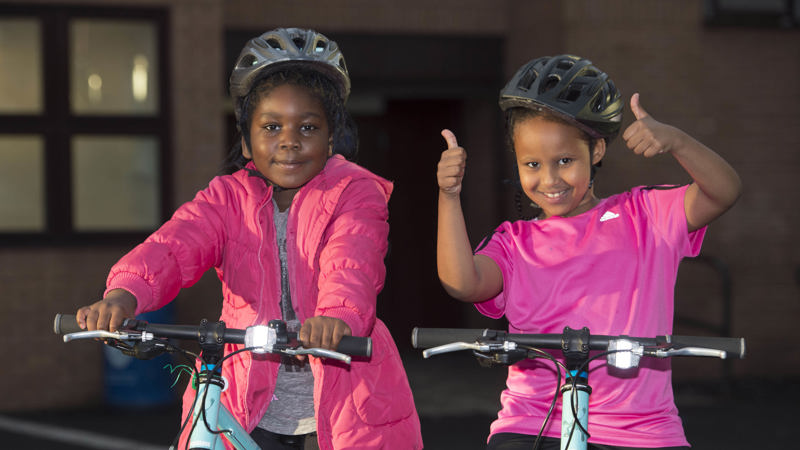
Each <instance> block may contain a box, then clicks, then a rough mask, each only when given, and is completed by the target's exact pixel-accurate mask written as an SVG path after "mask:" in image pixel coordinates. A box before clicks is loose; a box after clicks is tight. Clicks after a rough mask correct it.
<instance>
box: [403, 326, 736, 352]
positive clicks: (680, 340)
mask: <svg viewBox="0 0 800 450" xmlns="http://www.w3.org/2000/svg"><path fill="white" fill-rule="evenodd" d="M587 335H588V330H587ZM621 341H627V342H633V343H634V345H635V346H637V347H639V348H640V349H641V350H640V351H641V354H642V355H643V356H655V357H667V356H715V357H719V358H723V359H724V358H727V357H730V358H738V359H741V358H744V356H745V342H744V338H729V337H709V336H656V337H654V338H641V337H630V336H603V335H588V340H587V342H586V343H585V344H586V346H587V347H588V348H587V349H586V350H601V351H608V350H612V351H629V350H631V349H626V348H619V347H616V345H618V344H617V343H619V342H621ZM509 342H510V343H513V344H515V345H524V346H530V347H536V348H544V349H561V350H566V348H565V347H566V345H567V344H566V343H565V340H564V334H515V333H508V332H505V331H499V330H490V329H465V328H419V327H417V328H414V330H413V331H412V334H411V344H412V346H413V347H414V348H427V349H432V350H433V349H434V348H437V349H438V350H437V351H434V352H430V351H429V352H428V353H427V356H429V355H432V354H437V353H444V352H448V351H455V350H462V349H473V350H479V351H488V350H489V349H488V348H486V349H484V350H482V349H481V347H480V346H477V347H476V346H474V345H473V344H476V343H477V344H485V345H484V347H487V345H488V344H494V348H493V350H501V348H500V347H498V346H499V344H502V343H509ZM454 343H464V344H467V345H466V346H464V345H460V346H459V345H456V346H453V345H452V344H454ZM506 346H508V345H507V344H506ZM457 347H459V348H457Z"/></svg>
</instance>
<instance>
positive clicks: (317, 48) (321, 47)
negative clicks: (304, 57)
mask: <svg viewBox="0 0 800 450" xmlns="http://www.w3.org/2000/svg"><path fill="white" fill-rule="evenodd" d="M327 47H328V43H327V42H325V41H317V45H316V46H314V52H315V53H322V52H324V51H325V49H326V48H327Z"/></svg>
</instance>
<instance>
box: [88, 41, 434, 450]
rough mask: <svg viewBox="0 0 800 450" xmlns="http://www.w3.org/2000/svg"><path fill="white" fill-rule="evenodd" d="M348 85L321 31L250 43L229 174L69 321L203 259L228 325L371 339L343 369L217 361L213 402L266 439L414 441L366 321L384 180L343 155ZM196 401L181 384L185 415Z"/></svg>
mask: <svg viewBox="0 0 800 450" xmlns="http://www.w3.org/2000/svg"><path fill="white" fill-rule="evenodd" d="M349 91H350V79H349V77H348V74H347V68H346V66H345V63H344V57H343V55H342V53H341V52H340V51H339V49H338V47H337V45H336V43H335V42H333V41H331V40H329V39H327V38H326V37H325V36H323V35H322V34H319V33H316V32H314V31H311V30H301V29H294V28H290V29H276V30H273V31H270V32H267V33H264V34H263V35H261V36H259V37H257V38H254V39H252V40H250V41H249V42H248V43H247V44H246V45H245V47H244V49H243V50H242V52H241V54H240V56H239V58H238V60H237V63H236V66H235V67H234V69H233V72H232V74H231V78H230V92H231V96H232V98H233V101H234V108H235V115H236V119H237V125H238V128H239V130H240V131H241V134H242V139H241V143H240V145H237V146H236V147H235V148H234V149H232V151H231V154H230V155H229V158H228V160H227V168H228V172H230V173H229V174H228V175H223V176H219V177H216V178H214V179H213V180H211V182H210V183H209V186H208V188H206V189H204V190H202V191H200V192H199V193H198V194H197V195H196V197H195V198H194V200H192V201H190V202H188V203H186V204H184V205H182V206H181V207H180V208H179V209H178V210H177V211H176V212H175V214H174V215H173V217H172V218H171V219H170V220H169V221H168V222H166V223H165V224H164V225H163V226H162V227H161V228H159V229H158V230H157V231H156V232H155V233H153V234H152V235H151V236H150V237H148V238H147V240H146V241H145V242H144V243H142V244H140V245H139V246H137V247H136V248H134V249H133V250H132V251H131V252H130V253H128V254H127V255H125V256H124V257H123V258H122V259H121V260H120V261H119V262H118V263H117V264H116V265H114V267H113V268H112V269H111V273H110V275H109V276H108V281H107V289H106V292H105V295H104V298H103V299H102V300H100V301H98V302H96V303H94V304H92V305H89V306H85V307H82V308H80V309H79V310H78V322H79V324H81V326H83V327H85V328H88V329H89V330H94V329H110V330H115V329H117V328H118V327H119V326H120V325H121V323H122V321H123V320H124V319H125V318H128V317H134V316H135V315H137V314H139V313H142V312H146V311H152V310H155V309H158V308H160V307H162V306H164V305H165V304H167V303H168V302H170V301H171V300H172V299H173V298H175V296H176V295H177V294H178V291H179V290H180V289H181V288H183V287H188V286H191V285H192V284H194V283H195V282H196V281H197V280H198V279H199V278H200V277H201V276H202V274H203V273H204V272H205V271H206V270H208V269H209V268H212V267H213V268H215V270H216V271H217V274H218V276H219V278H220V280H221V281H222V294H223V305H222V314H221V317H220V319H221V320H223V321H225V323H226V325H227V326H229V327H232V328H246V327H247V326H250V325H255V324H266V323H267V322H268V321H269V320H272V319H283V320H285V321H286V322H287V323H288V325H289V327H290V328H292V327H295V328H296V329H299V339H300V340H301V341H302V343H303V345H305V346H306V347H322V348H327V349H335V348H336V346H337V345H338V342H339V340H340V339H341V337H342V336H344V335H356V336H371V337H372V340H373V354H372V357H371V358H370V359H369V360H366V361H353V363H352V364H351V365H350V366H349V367H347V366H342V365H339V364H335V363H330V362H327V361H325V360H321V359H318V358H313V357H312V358H310V359H309V360H298V359H293V358H286V357H285V358H283V359H281V358H280V357H277V356H275V355H269V356H266V357H264V356H255V355H251V354H249V353H245V354H243V355H242V356H238V357H236V358H233V359H232V361H231V362H229V363H227V364H226V365H225V366H223V375H224V376H225V377H226V378H227V380H228V382H229V388H228V389H227V391H225V392H224V393H223V397H222V399H223V402H224V404H225V405H226V406H227V407H228V408H229V409H230V411H231V412H232V413H233V414H234V416H235V417H236V418H237V419H238V420H239V421H240V422H241V423H242V425H243V426H244V427H245V428H246V429H247V430H248V431H250V432H251V435H252V436H253V437H254V439H255V440H256V441H257V442H258V444H259V445H260V446H261V448H263V449H303V448H321V449H334V448H335V449H345V448H392V449H418V448H422V438H421V435H420V426H419V418H418V416H417V413H416V410H415V407H414V402H413V398H412V395H411V390H410V388H409V384H408V380H407V378H406V375H405V371H404V369H403V365H402V362H401V360H400V356H399V353H398V351H397V348H396V346H395V344H394V341H393V340H392V337H391V335H390V334H389V331H388V329H387V328H386V326H385V325H384V324H383V322H381V321H380V320H379V319H377V318H376V316H375V309H376V297H377V295H378V293H379V292H380V290H381V289H382V288H383V282H384V278H385V267H384V263H383V258H384V256H385V255H386V251H387V245H388V244H387V238H388V233H389V225H388V223H387V219H388V207H387V202H388V200H389V196H390V194H391V191H392V185H391V183H390V182H388V181H386V180H384V179H382V178H380V177H378V176H376V175H374V174H372V173H370V172H369V171H367V170H366V169H363V168H361V167H359V166H357V165H356V164H354V163H352V162H350V161H349V160H348V159H352V158H353V157H354V156H355V153H356V150H357V143H356V140H357V136H356V127H355V125H354V123H353V121H352V118H351V117H350V115H349V114H348V112H347V111H346V109H345V107H344V104H345V101H346V100H347V97H348V95H349ZM231 350H234V346H230V348H228V349H227V351H231ZM193 398H194V392H193V390H192V389H187V392H186V394H185V395H184V413H186V412H187V407H189V406H191V401H192V400H193ZM183 439H185V436H184V437H183Z"/></svg>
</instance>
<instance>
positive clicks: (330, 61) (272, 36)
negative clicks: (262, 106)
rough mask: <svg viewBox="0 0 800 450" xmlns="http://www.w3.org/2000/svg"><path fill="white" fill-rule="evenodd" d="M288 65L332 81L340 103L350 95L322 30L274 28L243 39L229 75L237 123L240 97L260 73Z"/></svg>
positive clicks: (343, 69)
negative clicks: (244, 43)
mask: <svg viewBox="0 0 800 450" xmlns="http://www.w3.org/2000/svg"><path fill="white" fill-rule="evenodd" d="M289 65H297V66H306V67H312V68H314V69H315V70H319V71H320V72H322V73H324V74H326V75H327V76H328V77H330V79H331V80H333V82H334V84H335V85H336V87H337V89H338V90H339V96H340V98H341V99H342V102H343V103H344V102H345V101H347V97H348V96H349V95H350V76H349V75H348V74H347V66H346V65H345V61H344V55H343V54H342V53H341V52H340V51H339V46H338V45H337V44H336V42H334V41H332V40H330V39H328V38H327V37H325V36H324V35H323V34H322V33H317V32H316V31H314V30H305V29H301V28H278V29H275V30H272V31H267V32H266V33H264V34H262V35H261V36H259V37H257V38H253V39H251V40H250V41H248V42H247V44H246V45H245V46H244V48H243V49H242V51H241V53H240V54H239V57H238V58H237V59H236V65H235V66H234V67H233V71H232V72H231V77H230V94H231V97H232V98H233V102H234V114H235V115H236V120H237V122H238V121H239V119H240V116H241V114H242V106H243V100H244V98H245V97H246V96H247V94H248V93H249V92H250V89H251V88H252V87H253V82H254V81H255V80H256V79H257V78H258V77H259V76H260V75H262V74H266V73H269V72H271V71H274V70H275V69H278V68H284V67H287V66H289Z"/></svg>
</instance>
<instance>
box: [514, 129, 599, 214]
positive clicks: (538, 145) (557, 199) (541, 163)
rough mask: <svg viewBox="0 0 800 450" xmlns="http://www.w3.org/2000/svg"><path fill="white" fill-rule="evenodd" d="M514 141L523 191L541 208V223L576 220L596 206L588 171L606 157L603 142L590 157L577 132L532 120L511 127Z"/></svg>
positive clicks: (586, 146)
mask: <svg viewBox="0 0 800 450" xmlns="http://www.w3.org/2000/svg"><path fill="white" fill-rule="evenodd" d="M513 140H514V153H515V155H516V159H517V169H518V170H519V178H520V182H521V184H522V189H523V190H524V191H525V195H527V196H528V198H530V199H531V201H533V202H534V203H536V204H537V205H539V207H540V208H542V214H543V216H540V218H541V219H546V218H548V217H552V216H561V217H571V216H576V215H578V214H582V213H584V212H586V211H588V210H590V209H591V208H592V207H593V206H594V205H596V204H597V202H598V199H597V197H595V196H594V192H593V190H592V188H591V186H590V181H591V167H592V164H596V163H597V162H599V161H600V160H601V159H602V158H603V155H604V154H605V148H606V147H605V142H604V141H603V140H602V139H599V140H597V141H596V142H595V145H594V148H593V149H592V151H591V153H590V151H589V143H588V142H587V141H586V139H585V138H584V137H583V135H582V133H581V131H580V130H579V129H578V128H576V127H574V126H571V125H568V124H566V123H563V122H560V121H554V120H550V119H547V118H544V117H532V118H527V119H523V120H521V121H520V122H518V123H517V124H516V125H515V126H514V129H513Z"/></svg>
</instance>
